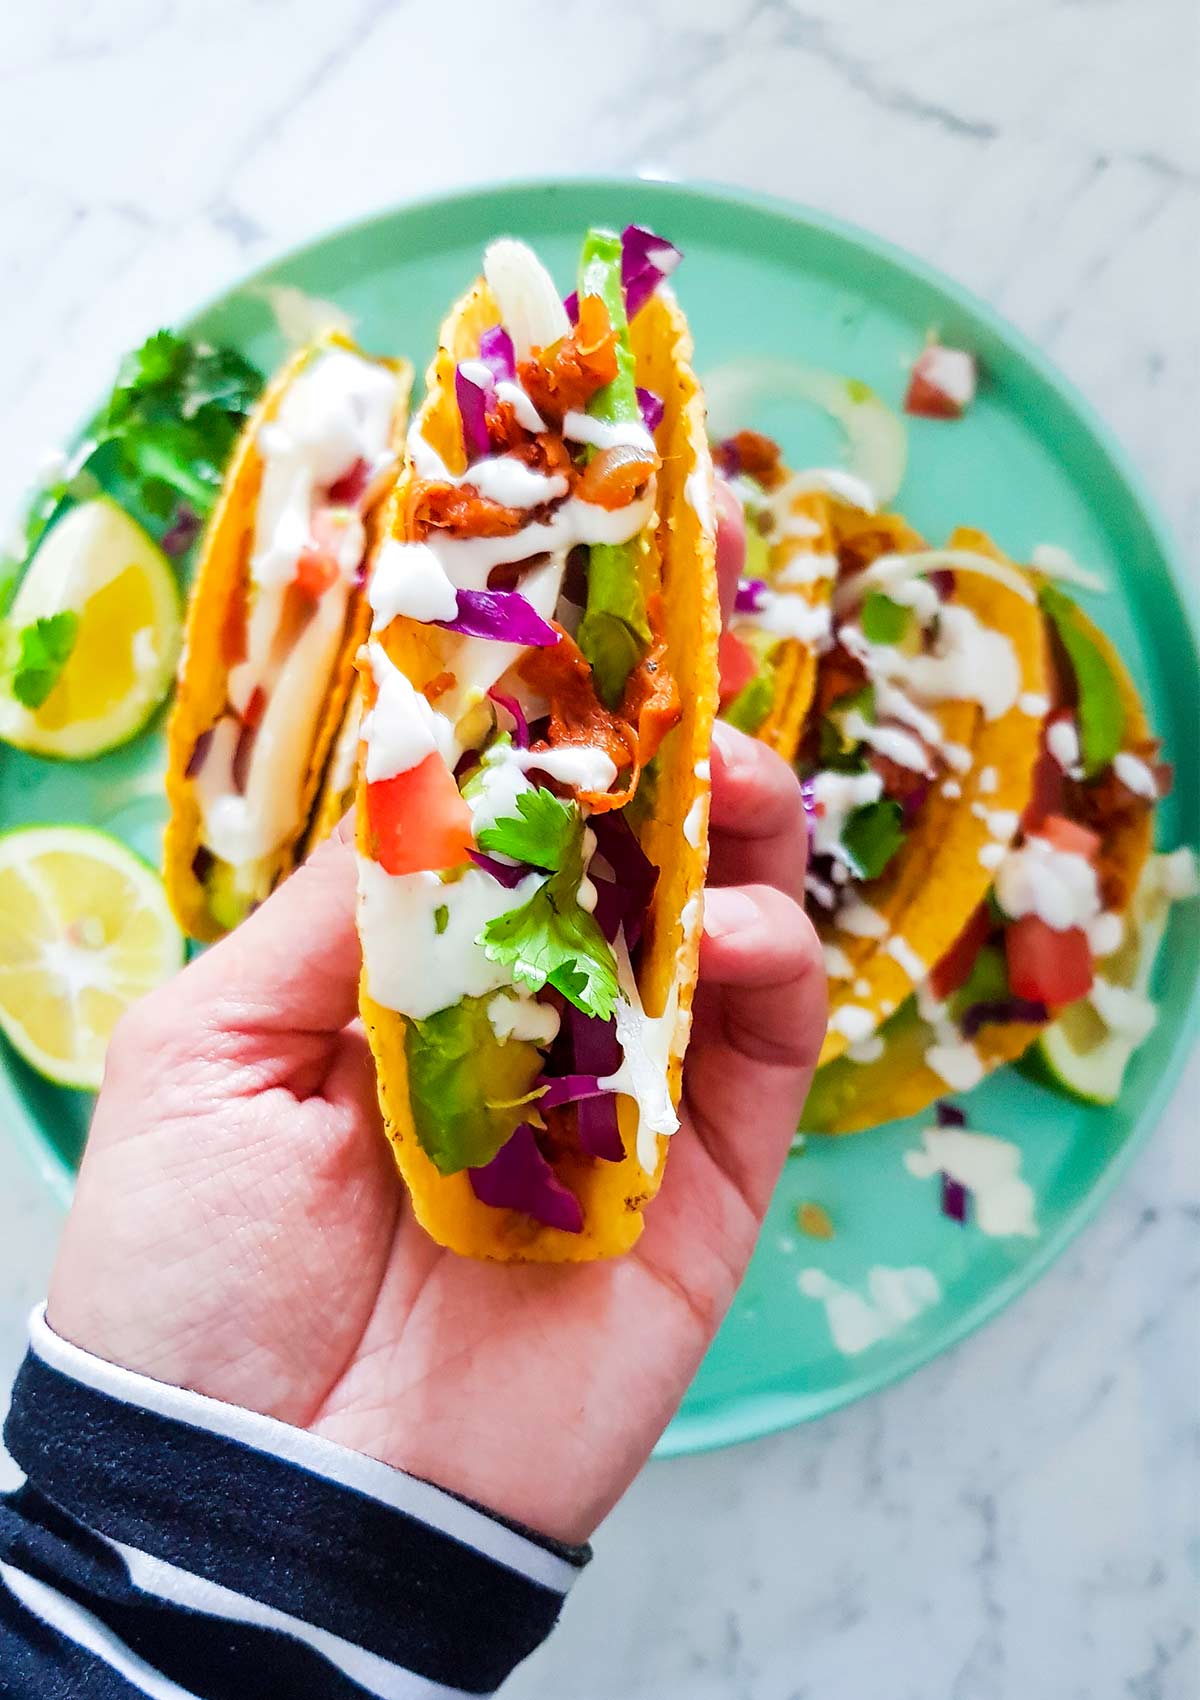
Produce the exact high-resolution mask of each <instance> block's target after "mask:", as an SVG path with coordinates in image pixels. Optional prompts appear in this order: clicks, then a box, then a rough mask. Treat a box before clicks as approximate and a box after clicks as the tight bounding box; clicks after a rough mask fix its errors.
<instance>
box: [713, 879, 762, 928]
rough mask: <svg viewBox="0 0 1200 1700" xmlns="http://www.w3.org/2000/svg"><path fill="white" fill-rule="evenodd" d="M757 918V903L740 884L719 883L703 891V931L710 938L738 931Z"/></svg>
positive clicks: (750, 924)
mask: <svg viewBox="0 0 1200 1700" xmlns="http://www.w3.org/2000/svg"><path fill="white" fill-rule="evenodd" d="M757 920H758V904H757V903H756V902H755V901H754V899H753V898H752V897H751V896H750V894H749V892H746V891H743V890H742V889H741V887H740V886H736V885H720V886H716V887H715V888H714V889H713V890H711V891H706V892H705V893H704V931H705V933H706V935H707V936H708V937H709V938H710V939H723V938H726V937H727V936H728V935H729V934H730V933H740V932H744V931H746V929H747V928H749V927H752V926H753V925H754V923H755V922H756V921H757Z"/></svg>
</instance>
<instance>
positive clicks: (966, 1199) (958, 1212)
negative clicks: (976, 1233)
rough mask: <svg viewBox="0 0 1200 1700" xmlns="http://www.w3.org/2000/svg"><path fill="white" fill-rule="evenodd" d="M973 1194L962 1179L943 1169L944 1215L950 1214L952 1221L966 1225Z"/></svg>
mask: <svg viewBox="0 0 1200 1700" xmlns="http://www.w3.org/2000/svg"><path fill="white" fill-rule="evenodd" d="M970 1203H971V1194H970V1192H969V1191H968V1189H967V1188H966V1187H965V1186H964V1185H963V1184H962V1182H961V1181H956V1180H955V1179H954V1176H953V1175H948V1174H947V1173H946V1171H945V1169H943V1170H942V1215H943V1216H949V1218H950V1220H951V1221H952V1222H960V1223H962V1224H963V1225H964V1226H965V1225H966V1220H967V1213H968V1210H969V1208H970Z"/></svg>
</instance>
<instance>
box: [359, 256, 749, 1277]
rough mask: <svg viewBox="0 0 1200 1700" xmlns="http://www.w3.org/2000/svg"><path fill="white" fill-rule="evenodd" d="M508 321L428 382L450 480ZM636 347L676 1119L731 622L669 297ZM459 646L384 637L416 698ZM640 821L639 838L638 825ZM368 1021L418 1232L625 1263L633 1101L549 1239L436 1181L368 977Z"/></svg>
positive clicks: (477, 311)
mask: <svg viewBox="0 0 1200 1700" xmlns="http://www.w3.org/2000/svg"><path fill="white" fill-rule="evenodd" d="M499 317H500V314H499V310H498V308H497V305H496V302H495V299H494V297H493V296H492V294H491V291H490V290H489V289H488V288H487V286H486V284H484V283H483V282H482V281H481V282H479V283H478V284H476V286H475V287H474V289H472V290H471V291H470V292H469V293H468V294H467V295H466V296H465V297H464V298H463V299H462V300H461V301H460V302H459V303H458V305H457V306H456V307H455V308H454V309H453V310H452V311H451V313H450V316H449V318H448V319H447V320H446V322H445V324H444V325H443V327H442V331H441V338H440V342H441V346H440V347H439V350H438V353H437V356H436V358H435V360H434V362H433V364H432V365H431V367H430V369H429V373H428V376H427V380H426V382H427V399H426V401H425V403H424V405H423V407H422V409H421V413H420V415H419V416H418V420H417V422H416V428H417V429H419V430H420V431H421V432H422V434H423V435H424V436H425V437H426V439H427V440H428V441H429V442H430V443H431V444H432V445H433V447H434V448H435V449H436V450H437V452H438V454H439V455H440V456H441V457H442V459H443V460H444V461H445V462H446V464H447V465H448V466H449V467H450V468H451V470H452V471H461V470H463V467H464V465H465V461H464V456H463V449H462V442H461V424H460V417H459V412H458V406H457V402H456V400H455V394H454V368H455V366H456V364H457V363H458V361H460V360H464V359H468V358H472V357H475V356H476V355H477V354H478V348H479V337H480V334H481V333H482V332H483V331H484V330H486V329H487V328H488V327H489V326H490V325H494V324H495V323H496V322H497V320H498V318H499ZM630 334H631V338H632V342H633V349H634V355H635V361H636V375H637V381H638V383H639V384H640V385H643V386H645V387H646V388H648V389H652V390H654V391H655V393H656V394H658V395H660V396H661V397H662V399H663V405H664V415H663V421H662V424H661V425H660V426H659V429H658V432H657V433H656V435H657V439H658V442H659V445H660V450H661V452H662V459H663V466H662V470H661V472H660V474H659V481H658V519H657V526H656V531H655V535H654V540H653V545H652V547H651V548H650V550H649V551H648V552H647V559H646V561H645V563H644V566H645V570H646V572H647V574H648V575H649V577H648V588H649V589H661V607H662V635H663V637H664V639H665V641H666V648H667V659H668V665H669V666H670V668H671V671H672V673H673V674H674V677H675V679H676V682H677V684H678V686H679V692H680V698H681V701H682V704H683V716H682V719H681V721H680V722H679V724H678V725H677V726H676V727H675V728H674V729H673V730H672V731H671V732H670V733H669V734H668V736H667V738H666V739H665V740H664V742H663V744H662V748H661V750H660V752H659V755H658V758H657V763H656V765H657V768H658V783H657V786H656V787H655V789H654V802H653V806H652V811H651V813H650V814H649V815H648V816H647V817H646V818H645V819H642V820H640V821H638V822H637V824H636V827H635V830H636V831H637V833H638V837H639V839H640V841H641V843H642V845H643V847H644V849H645V851H646V853H647V855H648V856H649V857H650V860H651V861H652V862H654V863H655V864H656V865H657V866H658V867H659V869H660V870H661V872H660V875H659V881H658V888H657V890H656V893H655V897H654V901H653V903H652V905H651V908H650V911H649V913H648V915H647V920H646V931H645V934H644V939H643V945H642V959H641V969H640V972H639V975H638V985H639V990H640V993H641V997H642V1002H643V1005H644V1007H645V1009H646V1011H647V1013H648V1014H649V1015H652V1016H656V1015H660V1014H661V1013H662V1012H663V1011H664V1010H665V1009H666V1007H667V1004H668V1001H669V1000H670V999H671V998H672V997H675V998H676V999H677V1012H678V1013H677V1018H676V1022H675V1029H674V1042H673V1045H672V1048H671V1062H670V1069H669V1078H670V1084H671V1091H672V1097H673V1100H674V1101H675V1103H676V1104H678V1101H679V1095H680V1084H681V1073H682V1066H683V1053H684V1050H685V1048H686V1045H687V1039H688V1033H689V1030H690V1025H691V1006H692V996H693V993H694V990H695V985H696V977H697V972H698V964H699V950H700V926H701V914H700V894H701V890H702V887H703V884H704V876H705V872H706V870H707V863H708V832H707V818H708V792H709V781H708V769H707V757H708V752H709V744H710V739H711V735H712V722H713V717H714V714H715V712H716V703H717V639H718V636H719V629H720V610H719V605H718V599H717V582H716V539H715V532H714V528H713V512H712V487H713V485H712V479H713V475H712V462H711V458H710V455H709V449H708V441H707V436H706V432H705V420H704V402H703V397H702V395H701V392H700V387H699V385H698V383H697V381H696V377H695V374H694V373H693V371H692V368H691V365H690V361H691V354H692V340H691V335H690V332H689V331H688V327H687V321H686V320H685V318H684V316H683V314H682V313H681V312H680V310H679V308H678V306H677V305H676V304H675V302H674V300H673V299H672V298H671V297H669V296H667V295H665V294H658V295H655V296H652V297H651V299H650V301H649V302H648V303H647V304H646V305H645V306H644V307H643V308H642V309H641V311H640V312H639V313H638V315H637V317H636V318H635V319H634V321H633V323H632V325H631V327H630ZM412 476H413V473H412V468H411V465H406V467H405V470H404V472H403V473H402V474H401V478H400V480H399V481H398V484H397V486H396V489H395V491H394V492H393V495H392V497H391V499H390V500H389V503H388V507H387V512H386V515H385V525H386V527H387V528H388V530H389V531H390V532H391V533H393V534H394V535H396V536H398V537H401V538H403V537H404V535H405V532H404V515H405V510H406V497H407V490H408V486H409V483H410V480H411V478H412ZM448 641H453V640H452V639H449V640H448V638H447V634H445V633H443V632H441V631H440V630H439V629H438V628H437V627H433V626H425V625H420V624H418V623H417V622H414V621H411V620H407V619H404V618H401V619H397V620H395V621H393V622H392V624H391V625H390V626H389V627H388V628H387V631H386V632H385V633H384V634H383V642H384V646H385V648H386V650H387V652H388V654H389V656H390V657H391V659H392V660H393V661H394V662H395V663H396V665H397V666H399V667H400V668H401V669H402V670H403V671H404V672H405V673H407V675H408V677H409V678H410V679H411V680H412V682H413V683H414V684H415V685H416V686H417V687H418V688H420V687H421V686H422V685H424V684H425V683H427V682H428V681H429V680H431V679H432V678H434V677H436V675H437V674H438V673H440V672H441V671H442V670H443V667H444V662H443V659H442V657H443V655H444V653H445V646H446V644H447V642H448ZM363 678H364V689H365V692H366V698H365V706H369V705H370V700H371V697H372V695H373V689H374V687H373V684H372V683H371V681H370V678H369V675H366V674H364V675H363ZM365 790H366V787H365V785H364V784H363V783H362V782H361V780H360V785H359V802H358V830H359V847H360V850H364V851H365V849H366V837H365V831H366V800H365ZM693 808H697V809H698V813H699V823H698V825H699V830H692V831H691V833H690V837H685V835H684V831H683V826H684V821H685V819H687V818H688V816H689V814H690V813H691V811H692V810H693ZM635 814H636V811H635ZM629 819H630V823H631V824H634V819H635V816H634V815H631V816H630V817H629ZM692 839H694V840H695V843H694V844H693V843H692V842H691V840H692ZM685 923H686V924H685ZM396 948H397V949H404V948H405V947H404V941H403V940H397V941H396ZM361 1009H362V1017H363V1023H364V1025H365V1027H366V1031H367V1036H368V1038H369V1040H370V1044H371V1049H372V1051H373V1053H374V1056H375V1062H376V1073H377V1078H378V1087H379V1104H380V1108H381V1110H382V1113H383V1120H384V1126H385V1129H386V1131H387V1136H388V1139H389V1140H390V1141H391V1145H392V1150H393V1153H394V1155H395V1159H396V1163H397V1166H398V1167H399V1169H400V1173H401V1174H402V1176H403V1177H404V1181H405V1183H406V1185H407V1187H408V1190H409V1193H410V1194H411V1196H412V1203H413V1209H414V1212H415V1213H416V1216H417V1219H418V1221H419V1222H420V1223H421V1225H422V1226H423V1227H424V1228H425V1230H426V1232H427V1233H429V1234H430V1235H431V1236H432V1238H433V1239H435V1240H436V1241H437V1242H438V1243H439V1244H440V1245H444V1246H448V1247H449V1248H450V1249H451V1250H453V1251H456V1252H458V1253H460V1254H461V1255H463V1256H467V1257H479V1258H494V1259H498V1260H502V1261H506V1262H507V1261H525V1262H539V1263H564V1262H587V1261H591V1260H593V1259H596V1258H600V1257H613V1256H617V1255H619V1254H620V1253H622V1252H625V1251H628V1249H629V1248H630V1246H632V1245H633V1243H634V1241H635V1240H636V1239H637V1237H638V1235H639V1234H640V1233H641V1231H642V1211H643V1209H644V1207H645V1205H646V1204H647V1203H648V1202H649V1200H650V1199H651V1198H653V1196H654V1194H655V1193H656V1192H657V1191H658V1187H659V1184H660V1182H661V1179H662V1171H663V1165H664V1162H665V1160H666V1148H667V1145H668V1143H669V1142H668V1141H667V1140H666V1139H664V1138H660V1140H659V1155H658V1164H657V1167H656V1169H655V1172H654V1174H653V1175H648V1174H647V1173H646V1172H645V1171H644V1170H643V1169H642V1167H641V1165H640V1163H639V1162H638V1160H637V1155H636V1146H637V1121H638V1118H637V1110H636V1106H635V1105H634V1103H633V1102H632V1101H631V1100H630V1099H628V1098H623V1099H622V1100H621V1102H620V1104H619V1106H618V1119H619V1124H620V1129H621V1137H622V1141H623V1143H624V1146H625V1157H624V1158H623V1160H622V1161H620V1162H617V1163H608V1162H600V1161H593V1160H592V1159H590V1158H589V1157H587V1156H586V1155H585V1154H583V1153H582V1152H581V1153H580V1154H579V1155H578V1156H577V1157H568V1158H565V1159H563V1160H561V1161H558V1160H556V1164H555V1168H556V1172H557V1173H558V1174H559V1175H560V1176H561V1178H562V1179H563V1180H564V1181H565V1183H566V1185H567V1186H569V1187H570V1188H571V1190H572V1192H574V1193H575V1194H576V1196H577V1197H578V1199H579V1201H580V1204H581V1206H582V1209H583V1218H584V1225H583V1231H582V1232H581V1233H578V1234H568V1233H564V1232H563V1231H562V1230H561V1229H556V1228H547V1227H544V1226H542V1225H541V1224H540V1223H538V1222H535V1221H533V1220H532V1218H530V1217H529V1216H527V1215H525V1214H523V1213H522V1212H518V1211H509V1210H499V1209H495V1208H494V1207H492V1206H490V1205H486V1204H483V1203H481V1202H480V1201H479V1200H478V1199H477V1198H476V1197H475V1194H474V1193H473V1192H472V1190H471V1183H470V1180H469V1178H468V1176H467V1175H466V1173H460V1174H455V1175H443V1174H441V1173H440V1172H439V1171H438V1169H437V1168H436V1166H435V1165H434V1163H433V1162H432V1161H431V1160H430V1159H429V1158H428V1157H427V1156H426V1155H425V1152H424V1151H423V1150H422V1148H421V1146H420V1144H419V1142H418V1140H417V1137H416V1133H415V1130H414V1125H413V1117H412V1110H411V1105H410V1101H409V1094H408V1070H407V1063H406V1056H405V1034H406V1032H407V1028H408V1022H407V1020H406V1019H405V1017H404V1016H402V1015H398V1014H397V1013H396V1012H395V1011H393V1010H389V1009H385V1008H383V1007H382V1006H381V1005H380V1004H377V1003H376V1002H375V1001H374V1000H373V998H372V997H371V995H370V991H369V989H368V986H367V983H366V975H365V972H364V976H363V983H362V991H361Z"/></svg>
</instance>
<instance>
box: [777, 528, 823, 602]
mask: <svg viewBox="0 0 1200 1700" xmlns="http://www.w3.org/2000/svg"><path fill="white" fill-rule="evenodd" d="M799 518H800V519H806V518H807V516H806V515H804V514H801V515H799ZM808 523H809V524H814V522H813V521H808ZM814 529H815V530H817V531H818V532H819V531H820V529H821V528H820V526H814ZM837 570H838V561H837V556H836V555H819V554H817V553H816V551H815V550H805V549H797V550H796V551H795V553H794V554H793V555H792V557H791V559H790V560H788V561H785V562H784V564H783V566H782V567H780V569H779V571H778V572H777V573H776V574H775V583H776V584H777V585H778V586H779V588H780V589H781V590H798V589H803V588H806V587H807V586H809V585H813V584H823V583H824V582H825V580H826V579H833V578H836V577H837Z"/></svg>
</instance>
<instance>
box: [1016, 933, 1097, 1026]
mask: <svg viewBox="0 0 1200 1700" xmlns="http://www.w3.org/2000/svg"><path fill="white" fill-rule="evenodd" d="M1004 953H1005V956H1006V957H1007V959H1008V983H1009V986H1010V988H1011V989H1012V992H1013V995H1014V997H1018V998H1032V999H1033V1000H1035V1001H1036V1002H1038V1003H1044V1004H1047V1005H1048V1006H1049V1007H1050V1008H1052V1009H1056V1008H1058V1007H1060V1006H1061V1005H1063V1004H1068V1003H1074V1002H1075V1000H1076V999H1077V998H1082V997H1086V995H1087V994H1088V992H1089V991H1090V990H1091V988H1092V949H1091V946H1090V945H1089V943H1088V936H1087V934H1086V933H1085V932H1084V930H1083V928H1082V927H1068V928H1067V929H1066V930H1065V931H1063V932H1059V931H1058V930H1057V929H1056V928H1054V927H1051V926H1048V925H1047V923H1046V922H1045V921H1043V920H1042V918H1041V916H1040V915H1022V916H1021V919H1020V920H1019V921H1010V922H1009V924H1008V926H1007V927H1006V928H1005V929H1004Z"/></svg>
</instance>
